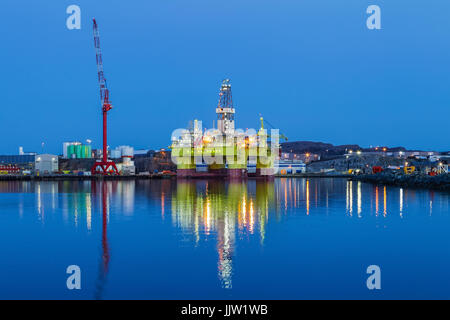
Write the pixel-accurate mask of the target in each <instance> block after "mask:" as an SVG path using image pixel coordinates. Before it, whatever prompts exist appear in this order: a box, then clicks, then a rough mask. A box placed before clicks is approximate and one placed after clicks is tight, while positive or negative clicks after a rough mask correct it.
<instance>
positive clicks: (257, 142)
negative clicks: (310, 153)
mask: <svg viewBox="0 0 450 320" xmlns="http://www.w3.org/2000/svg"><path fill="white" fill-rule="evenodd" d="M216 114H217V128H213V129H209V130H205V131H203V129H202V123H201V121H198V120H195V121H194V124H193V126H191V127H190V128H189V129H188V130H182V132H178V135H175V136H173V137H172V160H174V162H175V163H176V164H177V175H178V177H196V176H197V177H198V176H203V177H230V178H245V177H247V176H251V175H253V176H265V177H271V176H273V175H274V173H275V170H274V167H275V165H276V162H277V161H278V158H279V151H280V146H279V142H278V135H271V136H269V135H268V134H267V131H266V130H265V129H264V126H263V125H261V128H260V129H259V131H258V132H256V131H255V130H247V131H246V132H244V131H243V130H238V129H236V128H235V120H234V117H235V109H234V106H233V96H232V92H231V82H230V80H229V79H226V80H224V81H223V82H222V86H221V88H220V93H219V103H218V105H217V108H216ZM249 164H253V165H256V172H255V173H253V174H249V172H248V165H249ZM205 165H207V170H206V171H204V170H199V169H198V168H199V167H202V168H204V167H205Z"/></svg>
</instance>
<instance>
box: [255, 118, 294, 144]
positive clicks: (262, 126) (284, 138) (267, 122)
mask: <svg viewBox="0 0 450 320" xmlns="http://www.w3.org/2000/svg"><path fill="white" fill-rule="evenodd" d="M259 115H260V117H261V118H260V120H261V129H264V122H265V123H266V124H267V125H268V126H269V127H270V128H272V129H276V128H275V127H274V126H273V125H272V124H271V123H270V122H269V121H267V120H266V119H264V118H263V117H262V115H261V114H259ZM280 138H281V139H283V140H285V141H288V138H287V137H286V136H285V135H284V134H282V133H281V132H280Z"/></svg>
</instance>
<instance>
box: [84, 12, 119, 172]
mask: <svg viewBox="0 0 450 320" xmlns="http://www.w3.org/2000/svg"><path fill="white" fill-rule="evenodd" d="M93 22H94V46H95V54H96V59H97V73H98V83H99V86H100V100H101V103H102V113H103V159H102V160H101V161H96V162H95V164H94V166H93V167H92V169H91V173H92V174H104V175H107V174H113V175H118V174H119V171H118V170H117V167H116V164H115V163H114V162H113V161H108V142H107V141H108V130H107V116H108V111H109V110H111V109H112V105H111V102H110V101H109V90H108V86H107V85H106V79H105V76H104V73H103V58H102V50H101V48H100V34H99V32H98V26H97V22H96V21H95V19H93Z"/></svg>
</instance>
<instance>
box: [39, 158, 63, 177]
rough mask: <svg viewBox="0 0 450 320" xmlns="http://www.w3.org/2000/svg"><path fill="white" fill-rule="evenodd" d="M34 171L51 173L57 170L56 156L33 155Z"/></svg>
mask: <svg viewBox="0 0 450 320" xmlns="http://www.w3.org/2000/svg"><path fill="white" fill-rule="evenodd" d="M34 171H35V173H36V174H37V175H41V174H52V173H55V172H57V171H58V156H56V155H53V154H39V155H37V156H36V157H35V162H34Z"/></svg>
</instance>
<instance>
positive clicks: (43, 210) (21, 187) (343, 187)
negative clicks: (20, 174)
mask: <svg viewBox="0 0 450 320" xmlns="http://www.w3.org/2000/svg"><path fill="white" fill-rule="evenodd" d="M26 195H34V197H33V198H30V197H29V196H26ZM0 196H1V198H0V201H1V202H0V203H3V204H4V205H5V206H4V208H6V209H5V210H6V211H5V210H4V212H6V213H7V214H2V215H0V218H1V221H2V228H1V229H0V230H1V231H5V232H6V233H3V238H0V240H5V239H7V238H8V232H7V231H6V230H7V229H11V230H13V231H11V232H16V233H20V232H21V228H20V225H21V224H20V221H22V220H26V221H27V222H29V223H31V225H32V227H31V230H34V229H35V228H38V226H37V225H40V226H41V227H39V228H41V229H42V228H44V230H45V229H46V228H47V229H48V230H53V228H54V227H58V228H63V227H61V224H60V222H59V221H62V223H63V224H64V226H65V227H64V228H66V229H67V228H69V229H68V230H69V231H70V232H69V235H64V234H59V235H58V236H60V237H61V238H62V239H64V240H61V241H67V242H71V241H75V242H76V241H80V244H79V246H78V247H76V250H81V251H83V250H86V251H90V248H92V247H95V248H98V251H97V257H98V258H97V263H96V264H97V271H96V272H93V270H89V271H92V272H91V273H92V274H94V273H95V274H96V276H95V277H94V276H92V278H93V279H94V278H96V280H95V281H93V282H95V286H93V287H92V290H91V291H92V293H86V295H87V297H91V298H96V299H101V298H104V297H105V295H106V296H107V297H120V292H119V291H118V290H119V289H118V287H116V286H114V283H115V281H117V282H120V283H121V285H120V286H122V289H123V286H124V285H125V284H124V283H123V281H122V280H120V279H124V278H127V277H129V276H130V275H129V274H128V273H125V271H124V270H128V266H124V265H122V264H118V263H116V264H115V263H114V261H122V259H124V258H127V259H128V260H127V261H132V262H133V264H135V265H139V264H140V263H145V262H147V260H148V258H146V257H143V256H142V255H141V254H140V252H148V253H151V252H153V251H154V250H155V246H165V249H166V250H167V255H174V259H176V256H177V252H180V254H181V251H183V252H184V250H193V251H192V252H193V253H194V252H198V251H196V250H197V249H196V248H208V247H209V246H210V245H211V243H213V244H214V251H215V258H214V259H215V260H216V270H215V273H216V277H217V280H218V282H217V283H215V284H214V281H211V279H209V278H208V279H205V280H204V281H205V283H201V284H200V287H202V286H203V287H206V288H209V289H208V290H210V291H212V292H214V293H215V295H214V297H216V298H222V297H224V294H225V296H227V297H228V296H229V295H227V294H226V293H225V292H229V294H232V297H234V296H236V297H240V298H257V297H258V296H254V295H253V294H256V295H258V294H260V293H259V292H257V291H256V288H255V291H252V290H251V289H249V288H245V289H243V288H242V285H243V283H245V282H246V281H249V280H251V279H252V277H253V274H252V273H249V272H248V271H247V270H245V271H243V273H241V272H240V271H241V270H239V269H237V265H241V263H237V262H240V261H243V260H245V261H247V263H250V262H249V261H248V260H246V259H247V257H246V256H243V255H242V254H240V253H239V252H240V251H247V250H248V249H251V250H252V251H253V253H254V252H259V251H260V250H261V249H263V248H266V251H267V253H261V256H258V259H260V260H261V261H265V262H266V263H267V265H264V266H260V268H262V269H266V268H267V272H278V273H279V272H286V274H287V275H286V277H289V278H290V280H289V281H291V282H292V283H293V284H295V283H297V285H298V284H299V283H298V282H302V283H303V284H304V281H305V279H303V278H302V277H301V276H299V275H296V273H295V272H294V271H295V270H296V269H295V268H294V266H297V267H298V266H299V265H298V263H300V261H303V260H304V259H305V258H306V257H307V254H308V252H309V251H308V250H309V249H308V248H307V247H303V246H302V245H301V244H302V243H304V241H305V240H304V239H303V238H302V237H303V234H305V235H307V234H310V233H311V228H310V227H311V224H312V225H313V228H315V230H316V231H315V232H316V234H314V235H312V236H311V237H317V233H320V229H319V227H322V228H324V229H325V228H326V229H327V230H328V231H327V232H330V228H331V232H333V233H335V232H337V231H336V230H334V229H333V228H332V227H333V226H334V225H335V226H336V228H343V229H344V231H345V232H348V233H349V234H351V233H352V232H353V233H355V235H356V234H357V233H358V232H360V231H358V230H357V229H355V226H354V225H353V224H350V226H349V224H348V222H346V221H352V219H354V218H356V219H357V220H360V221H365V222H364V225H359V228H361V229H364V230H366V232H367V233H368V234H372V233H373V235H374V236H377V237H379V236H380V235H379V234H378V233H376V232H375V231H374V228H379V227H382V228H388V227H391V228H399V225H398V223H399V222H398V221H397V220H392V219H393V217H394V216H397V217H398V219H400V220H407V219H406V218H408V215H412V217H413V218H414V219H416V220H418V221H420V223H422V222H423V220H421V219H423V217H424V214H426V215H427V216H428V217H430V216H432V215H433V214H438V215H440V216H441V217H444V219H445V221H446V222H448V217H447V215H448V209H449V195H448V194H444V193H437V192H434V191H426V190H410V189H402V188H391V187H386V186H373V185H368V184H364V183H361V182H353V181H346V180H344V179H276V180H275V181H259V180H248V181H242V182H231V181H228V182H225V181H221V180H187V181H176V180H158V181H120V182H118V181H108V182H93V183H91V182H89V181H84V182H68V181H65V182H33V183H30V182H0ZM424 209H425V210H424ZM16 213H17V214H16ZM33 215H34V218H33ZM149 217H150V218H149ZM323 217H328V218H327V219H325V220H324V218H323ZM348 219H351V220H348ZM374 219H375V220H374ZM33 220H34V221H35V222H37V223H38V224H34V223H33ZM440 220H442V218H441V219H440ZM111 221H114V223H112V222H111ZM168 222H169V224H170V226H169V228H170V229H167V228H168V226H167V223H168ZM142 225H144V226H145V227H146V228H147V231H146V232H145V233H144V232H143V231H142V230H141V229H140V228H141V226H142ZM277 225H280V226H284V227H283V228H280V227H277ZM124 226H127V227H130V229H125V227H124ZM292 226H295V228H294V229H292ZM415 227H416V226H415V225H414V228H415ZM345 228H347V229H345ZM36 230H37V229H36ZM71 230H77V232H73V231H71ZM130 230H131V231H130ZM133 230H136V231H135V232H134V231H133ZM159 230H166V232H165V233H163V234H161V233H158V231H159ZM169 230H172V233H170V232H167V231H169ZM405 230H406V228H405ZM173 231H175V232H173ZM431 231H433V228H432V229H431ZM36 232H37V233H39V234H40V235H41V233H40V231H39V232H38V231H36ZM49 232H55V231H49ZM398 232H399V234H398V235H391V234H389V237H394V238H395V237H405V235H407V236H411V237H413V236H414V235H411V234H410V235H408V234H407V232H411V230H408V231H398ZM436 232H440V230H437V231H436ZM283 233H284V234H283ZM92 235H98V237H97V238H93V237H92ZM156 235H158V236H156ZM21 236H26V235H21ZM49 236H51V235H49ZM335 236H336V234H333V236H331V235H329V234H326V233H324V234H323V239H328V238H327V237H329V241H333V242H336V243H335V244H333V243H330V244H329V246H330V247H333V246H335V245H336V246H337V245H340V246H341V248H340V249H339V250H343V251H344V252H346V251H348V250H356V251H355V252H354V256H353V257H352V259H354V260H358V257H359V255H361V256H363V255H364V254H363V251H358V250H362V249H354V248H350V247H344V246H348V243H347V242H346V240H344V238H341V239H340V238H333V237H335ZM9 237H10V238H13V239H14V237H12V236H11V235H10V236H9ZM158 237H159V238H158ZM173 237H175V239H176V242H175V243H173V242H170V240H171V239H173ZM284 237H285V238H286V239H288V238H289V239H291V240H292V239H296V241H297V240H300V239H302V240H303V242H295V241H294V242H292V241H291V242H283V238H284ZM358 237H359V238H363V236H361V235H358ZM297 238H298V239H297ZM129 239H131V240H129ZM137 239H139V240H140V241H139V242H134V241H135V240H136V241H137ZM319 239H320V238H319ZM161 240H164V241H165V242H163V243H162V242H161ZM255 240H257V241H255ZM129 241H131V244H132V246H133V247H125V245H122V243H128V244H130V242H129ZM186 241H187V242H186ZM360 241H362V240H360ZM366 241H367V244H369V243H370V245H372V246H373V248H375V249H374V250H378V248H377V247H376V246H377V245H378V244H377V243H376V242H375V244H373V243H372V242H371V241H372V240H371V239H370V240H366ZM385 241H387V240H385V239H383V238H380V239H379V242H380V244H381V243H383V244H385V243H386V242H385ZM429 241H431V240H429ZM39 242H40V239H35V243H36V246H39V249H37V250H39V251H40V252H41V253H42V254H45V253H46V252H47V251H53V249H52V247H48V246H47V247H45V246H40V243H39ZM186 243H187V244H188V247H190V248H191V249H189V248H187V249H186V248H185V246H186ZM309 245H310V246H312V247H316V249H317V250H322V251H326V250H331V249H327V248H326V247H323V246H322V244H318V243H317V242H316V243H309ZM12 246H13V247H14V243H12ZM55 246H57V245H56V244H55ZM237 248H238V249H239V248H240V251H239V250H237ZM273 248H275V249H277V248H278V249H279V250H288V251H289V252H290V253H291V254H294V255H295V258H293V257H292V256H287V257H286V259H287V260H286V261H277V263H275V262H274V261H272V260H273V259H275V256H276V257H277V258H278V259H280V257H279V256H278V255H274V254H273V253H271V252H272V251H271V249H273ZM379 249H380V250H381V251H380V252H382V250H385V249H382V248H381V247H380V248H379ZM18 250H36V248H33V246H32V247H31V248H30V247H26V248H24V247H20V248H18ZM152 250H153V251H152ZM180 250H181V251H180ZM446 250H447V249H446ZM115 252H122V253H123V252H126V255H127V256H126V257H124V256H123V255H120V254H118V253H115ZM201 252H202V253H201V254H202V255H201V256H199V257H197V261H192V262H186V261H185V262H186V263H188V264H192V266H196V265H197V266H200V264H202V266H203V265H204V264H205V263H207V262H208V261H210V260H211V259H212V258H213V257H212V256H210V254H208V253H204V252H203V251H201ZM138 253H139V254H138ZM23 254H24V255H26V254H27V252H23ZM309 254H311V253H310V252H309ZM271 255H273V256H271ZM312 255H314V254H312ZM55 259H57V258H55ZM78 259H83V261H82V262H86V264H88V265H92V264H95V263H94V262H92V261H93V260H95V259H92V256H91V255H90V254H89V255H87V254H86V255H83V256H82V258H80V257H78ZM289 259H291V260H292V259H293V260H292V261H293V262H292V261H290V260H289ZM61 260H62V259H61ZM447 260H448V258H446V260H445V262H446V263H447ZM317 261H320V260H317ZM180 262H181V261H180ZM441 262H442V261H441ZM11 263H12V264H13V265H14V264H15V263H17V264H20V263H23V260H21V259H18V261H11ZM61 263H62V262H61ZM80 263H81V262H80ZM283 263H284V264H285V269H283V267H282V266H283ZM346 263H350V261H349V262H346ZM358 263H362V262H359V261H358ZM241 266H242V265H241ZM165 267H168V265H166V266H165ZM154 268H156V267H154ZM304 268H306V267H304ZM308 268H309V267H308ZM311 268H314V265H311ZM242 269H246V268H245V267H242ZM110 270H116V273H114V272H113V274H112V275H111V276H109V275H108V274H109V272H110ZM0 271H5V270H2V267H0ZM122 271H123V272H122ZM153 271H154V272H151V273H139V276H140V277H144V278H141V281H142V282H143V283H142V285H143V286H145V283H146V282H149V283H150V282H152V281H153V280H151V277H152V275H153V276H155V274H156V273H158V274H159V276H161V274H162V275H163V276H162V278H165V276H164V265H163V269H157V270H156V269H155V270H153ZM172 276H173V275H172ZM191 276H195V278H196V281H197V282H202V281H203V280H202V279H203V278H202V274H201V272H200V271H199V272H198V274H192V273H191ZM136 277H137V275H136ZM167 277H168V275H167ZM205 277H206V276H205ZM296 277H298V279H297V278H296ZM184 280H185V278H183V277H181V276H180V278H179V279H178V282H177V283H176V286H182V285H183V284H182V283H181V284H180V282H183V281H184ZM281 280H286V283H284V288H285V289H284V291H283V287H282V284H283V283H281V284H280V287H276V285H273V286H274V287H273V288H269V289H271V290H273V291H274V292H284V293H285V295H281V294H280V293H279V294H278V295H276V296H271V295H270V291H271V290H269V291H268V292H267V293H266V294H265V295H262V296H263V297H268V298H278V297H280V296H283V297H285V298H298V297H299V296H300V297H302V295H301V294H300V295H299V293H298V292H293V291H292V290H293V289H292V288H291V287H290V283H288V282H287V279H284V278H282V279H281ZM281 280H280V281H281ZM161 281H163V280H161ZM167 281H169V280H167ZM236 281H237V283H238V285H235V282H236ZM269 282H270V281H269ZM281 282H282V281H281ZM111 283H112V284H111ZM152 283H153V282H152ZM0 284H1V282H0ZM108 284H109V285H110V286H111V287H113V288H111V289H109V290H108ZM6 285H8V284H7V283H6ZM320 285H322V286H323V290H324V291H323V293H324V296H323V297H330V296H333V294H334V293H333V291H332V292H328V293H327V287H326V283H319V286H320ZM134 286H135V285H134ZM87 287H88V288H89V284H88V285H87ZM3 288H5V286H3ZM126 289H127V290H125V291H131V292H133V291H136V292H135V293H133V294H134V297H137V298H146V297H152V298H156V297H159V296H158V292H156V291H155V292H152V293H151V294H149V293H148V292H143V291H142V290H140V289H139V290H138V289H137V288H135V287H132V288H126ZM217 289H219V290H224V291H217ZM91 291H89V289H87V290H86V292H91ZM150 291H151V290H150ZM356 292H358V294H361V292H359V291H358V290H357V291H355V292H349V293H348V294H349V296H352V294H356ZM47 293H48V295H49V296H51V297H54V295H58V294H60V292H59V291H58V290H55V291H51V290H50V291H49V292H47ZM18 294H19V293H18ZM64 295H67V293H64ZM64 295H63V297H67V296H64ZM30 296H33V293H30ZM0 297H9V296H8V292H7V290H5V289H1V288H0ZM170 297H171V296H170V295H168V296H166V298H170ZM182 297H183V298H191V297H192V296H189V295H184V296H182ZM194 297H203V296H202V293H201V292H196V293H195V294H194ZM206 297H207V298H210V297H208V296H206ZM305 297H308V296H305ZM317 297H319V298H320V297H321V296H320V295H319V294H318V296H317ZM69 298H71V297H70V296H69Z"/></svg>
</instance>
